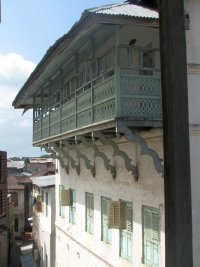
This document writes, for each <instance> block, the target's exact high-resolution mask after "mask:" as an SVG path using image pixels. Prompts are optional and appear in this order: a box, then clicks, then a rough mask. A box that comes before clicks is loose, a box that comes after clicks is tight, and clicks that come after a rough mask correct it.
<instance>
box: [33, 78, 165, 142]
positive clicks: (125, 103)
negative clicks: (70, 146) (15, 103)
mask: <svg viewBox="0 0 200 267" xmlns="http://www.w3.org/2000/svg"><path fill="white" fill-rule="evenodd" d="M117 86H118V89H117V90H116V81H115V76H112V77H109V78H107V79H105V80H104V81H101V82H100V83H97V84H95V85H93V84H92V83H91V86H90V87H88V88H87V90H85V91H83V92H82V93H80V94H77V95H76V96H75V97H74V98H73V99H71V100H69V101H68V102H65V103H60V105H59V106H57V107H55V109H54V110H51V111H50V112H49V113H47V114H45V115H43V116H41V118H38V119H37V121H35V122H34V125H33V141H34V142H36V141H38V140H41V139H47V138H49V137H52V136H56V135H58V134H62V133H66V132H70V131H72V130H75V129H80V128H82V127H85V126H90V125H92V124H94V123H100V122H106V121H111V120H115V119H116V118H123V119H129V120H130V119H132V120H133V121H137V120H140V121H148V120H149V121H161V119H162V103H161V84H160V78H159V77H154V76H147V75H143V76H141V75H137V76H133V75H127V74H121V75H120V80H119V85H117ZM149 126H150V125H149Z"/></svg>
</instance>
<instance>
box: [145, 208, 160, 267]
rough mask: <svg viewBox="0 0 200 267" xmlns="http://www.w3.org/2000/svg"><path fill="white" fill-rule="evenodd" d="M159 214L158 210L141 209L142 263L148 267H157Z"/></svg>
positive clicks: (158, 264)
mask: <svg viewBox="0 0 200 267" xmlns="http://www.w3.org/2000/svg"><path fill="white" fill-rule="evenodd" d="M159 258H160V213H159V209H155V208H151V207H143V261H144V264H145V265H146V266H148V267H159V266H160V263H159V261H160V260H159Z"/></svg>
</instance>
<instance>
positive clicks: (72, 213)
mask: <svg viewBox="0 0 200 267" xmlns="http://www.w3.org/2000/svg"><path fill="white" fill-rule="evenodd" d="M71 197H72V205H71V206H70V207H69V222H70V223H73V224H75V223H76V191H75V190H71Z"/></svg>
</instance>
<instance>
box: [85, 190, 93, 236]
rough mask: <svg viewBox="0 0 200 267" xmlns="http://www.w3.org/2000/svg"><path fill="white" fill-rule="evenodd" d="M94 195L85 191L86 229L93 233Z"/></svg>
mask: <svg viewBox="0 0 200 267" xmlns="http://www.w3.org/2000/svg"><path fill="white" fill-rule="evenodd" d="M93 223H94V195H93V194H91V193H88V192H86V231H87V232H88V233H90V234H93V231H94V227H93Z"/></svg>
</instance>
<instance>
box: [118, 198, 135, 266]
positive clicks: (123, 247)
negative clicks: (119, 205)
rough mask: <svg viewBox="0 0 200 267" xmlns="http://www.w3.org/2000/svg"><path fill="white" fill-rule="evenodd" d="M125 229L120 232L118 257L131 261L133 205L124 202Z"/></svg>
mask: <svg viewBox="0 0 200 267" xmlns="http://www.w3.org/2000/svg"><path fill="white" fill-rule="evenodd" d="M123 202H124V203H125V225H126V227H125V229H122V230H121V231H120V256H121V257H122V258H124V259H127V260H129V261H131V260H132V242H133V241H132V235H133V204H132V203H131V202H125V201H123Z"/></svg>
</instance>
